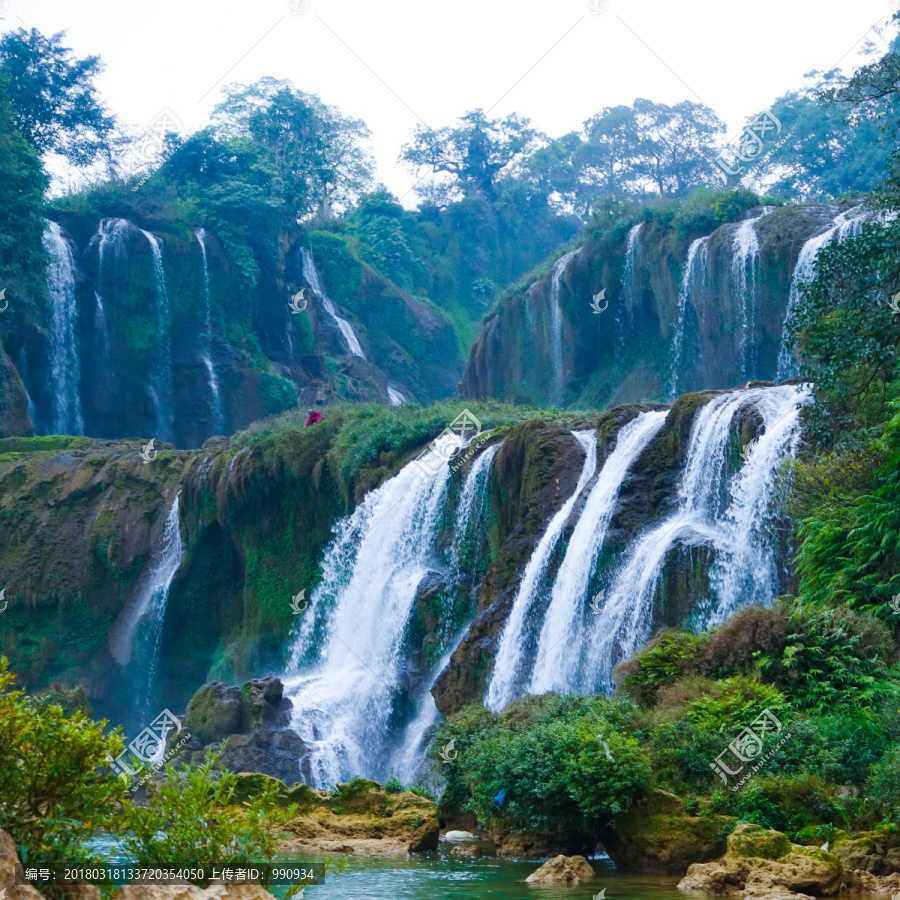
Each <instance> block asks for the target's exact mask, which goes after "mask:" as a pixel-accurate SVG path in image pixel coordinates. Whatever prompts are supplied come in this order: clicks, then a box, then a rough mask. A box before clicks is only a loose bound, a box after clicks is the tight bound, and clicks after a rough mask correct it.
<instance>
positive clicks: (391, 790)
mask: <svg viewBox="0 0 900 900" xmlns="http://www.w3.org/2000/svg"><path fill="white" fill-rule="evenodd" d="M384 789H385V791H386V792H387V793H388V794H402V793H403V792H404V791H405V790H406V787H405V786H404V784H403V782H402V781H401V780H400V779H399V778H396V777H394V776H393V775H392V776H391V777H390V778H388V780H387V781H386V782H385V783H384Z"/></svg>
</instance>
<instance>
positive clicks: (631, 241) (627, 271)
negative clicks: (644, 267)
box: [616, 222, 644, 347]
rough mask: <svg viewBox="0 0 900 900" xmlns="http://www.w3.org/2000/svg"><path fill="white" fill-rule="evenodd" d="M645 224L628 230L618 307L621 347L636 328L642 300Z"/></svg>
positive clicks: (617, 320)
mask: <svg viewBox="0 0 900 900" xmlns="http://www.w3.org/2000/svg"><path fill="white" fill-rule="evenodd" d="M643 229H644V223H643V222H638V223H637V225H633V226H632V227H631V228H630V229H629V230H628V237H627V239H626V240H625V266H624V269H623V271H622V299H623V301H624V302H623V303H619V304H617V305H616V333H617V334H618V335H619V346H620V347H621V346H622V345H624V344H625V342H626V338H627V334H630V333H631V331H632V330H633V328H634V316H635V312H636V310H637V309H638V306H639V304H640V299H641V232H642V231H643Z"/></svg>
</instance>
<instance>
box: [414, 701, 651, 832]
mask: <svg viewBox="0 0 900 900" xmlns="http://www.w3.org/2000/svg"><path fill="white" fill-rule="evenodd" d="M621 718H622V714H621V712H619V711H617V710H616V709H615V708H614V705H613V704H610V703H609V702H608V701H606V700H603V699H598V698H590V699H582V698H571V699H567V700H560V699H559V698H556V697H554V696H553V695H547V696H546V697H542V698H534V699H532V700H526V701H523V702H522V703H513V704H511V705H510V706H509V707H507V709H506V710H504V712H503V714H502V715H500V716H497V715H494V714H491V713H488V712H486V711H484V710H482V709H480V708H478V707H469V708H467V709H464V710H463V711H462V712H460V713H459V714H458V715H457V716H455V717H453V718H451V719H450V720H449V722H447V723H445V724H444V725H442V726H441V727H440V728H439V729H438V731H437V733H436V735H435V737H434V739H433V743H432V751H431V752H432V755H433V756H435V758H437V755H438V752H439V748H441V747H443V746H445V745H446V744H447V743H448V742H449V741H450V740H453V741H454V742H455V743H454V746H455V749H456V750H457V753H458V756H457V758H456V760H455V761H454V762H453V763H450V764H446V765H445V769H446V770H447V771H445V777H447V779H448V791H449V792H450V794H451V796H452V799H453V800H454V801H455V802H456V803H457V804H459V805H460V806H461V807H462V808H464V809H466V810H468V811H470V812H472V813H474V814H475V815H476V816H477V817H478V819H479V820H480V821H482V822H485V823H489V824H492V825H501V826H503V827H507V828H513V829H517V830H527V831H532V832H537V833H541V834H554V835H564V834H567V833H569V832H572V831H573V830H578V829H582V830H586V831H588V832H590V831H591V830H592V829H593V828H594V827H595V825H596V822H597V819H598V817H600V816H602V815H606V814H609V813H614V812H620V811H623V810H625V809H627V808H628V806H629V805H630V804H631V803H632V802H633V801H634V800H635V799H636V798H637V797H638V796H639V795H640V794H641V792H642V791H643V790H644V788H645V787H646V786H647V784H648V783H649V780H650V767H649V762H648V759H647V756H646V754H645V752H644V751H643V750H642V749H641V748H640V746H639V745H638V742H637V741H636V740H635V739H634V738H633V737H631V736H629V735H627V734H625V733H624V732H623V731H622V729H621V725H620V723H621ZM501 792H504V793H502V794H501Z"/></svg>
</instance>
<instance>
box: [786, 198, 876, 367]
mask: <svg viewBox="0 0 900 900" xmlns="http://www.w3.org/2000/svg"><path fill="white" fill-rule="evenodd" d="M852 213H856V215H851V214H852ZM864 220H865V214H863V215H859V210H857V209H853V210H850V211H848V212H842V213H838V214H837V216H835V218H834V221H832V223H831V225H830V226H829V227H828V228H827V229H826V230H825V231H823V232H822V233H821V234H817V235H814V236H813V237H811V238H810V239H809V240H808V241H807V242H806V243H805V244H804V245H803V247H802V248H801V250H800V255H799V256H798V257H797V264H796V265H795V266H794V274H793V276H792V278H791V290H790V294H789V296H788V305H787V310H786V312H785V314H784V325H783V326H782V330H781V349H780V350H779V351H778V369H777V372H776V375H775V380H776V381H784V380H785V379H786V378H792V377H793V376H795V375H796V374H797V372H798V371H799V366H798V364H797V360H796V359H795V358H794V352H793V349H792V346H791V339H790V328H791V325H792V324H793V321H794V311H795V310H796V308H797V304H798V303H800V289H801V287H802V285H804V284H805V283H806V282H808V281H811V280H812V278H813V276H814V275H815V271H816V257H817V256H818V255H819V251H820V250H821V249H822V248H823V247H825V246H827V245H828V244H830V243H831V241H832V240H833V239H834V238H835V237H837V239H838V240H843V239H844V238H845V237H847V236H848V235H851V234H856V233H857V232H858V231H859V229H860V228H861V227H862V223H863V221H864Z"/></svg>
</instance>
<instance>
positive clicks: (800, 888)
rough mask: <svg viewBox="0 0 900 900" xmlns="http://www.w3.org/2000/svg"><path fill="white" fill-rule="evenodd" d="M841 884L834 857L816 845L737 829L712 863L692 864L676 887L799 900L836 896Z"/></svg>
mask: <svg viewBox="0 0 900 900" xmlns="http://www.w3.org/2000/svg"><path fill="white" fill-rule="evenodd" d="M842 881H843V870H842V867H841V864H840V862H839V861H838V859H837V857H835V856H833V855H832V854H830V853H826V852H825V851H824V850H820V849H819V848H818V847H801V846H799V845H798V844H792V843H791V842H790V841H789V840H788V838H787V837H786V836H785V835H783V834H781V833H780V832H778V831H768V830H766V829H764V828H762V827H760V826H759V825H738V827H737V828H735V830H734V831H733V832H732V833H731V834H730V835H729V836H728V849H727V851H726V853H725V855H724V856H723V857H722V858H721V859H720V860H718V861H717V862H711V863H694V864H693V865H692V866H691V867H690V868H689V869H688V873H687V875H685V877H684V878H682V879H681V881H680V882H679V884H678V887H679V888H680V889H681V890H684V891H705V892H706V893H708V894H724V893H732V894H740V895H741V896H742V897H743V898H744V900H805V898H807V897H808V896H809V895H813V896H815V897H828V896H831V895H832V894H836V893H837V892H838V891H839V890H840V888H841V883H842Z"/></svg>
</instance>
